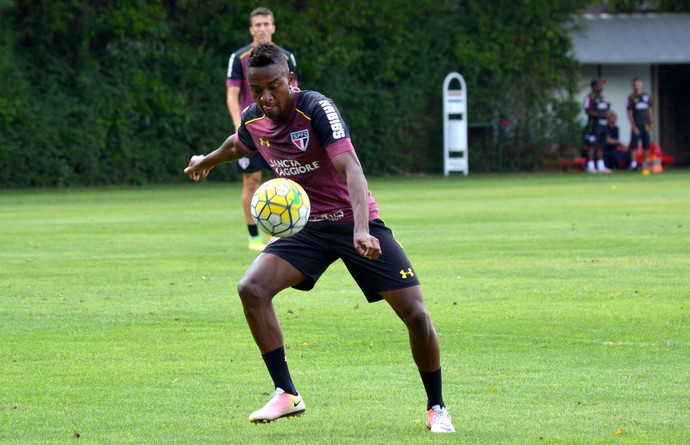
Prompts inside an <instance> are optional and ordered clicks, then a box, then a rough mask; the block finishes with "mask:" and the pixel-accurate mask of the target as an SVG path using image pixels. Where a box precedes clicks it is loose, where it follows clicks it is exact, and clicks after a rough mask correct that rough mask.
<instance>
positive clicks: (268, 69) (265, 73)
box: [247, 65, 294, 121]
mask: <svg viewBox="0 0 690 445" xmlns="http://www.w3.org/2000/svg"><path fill="white" fill-rule="evenodd" d="M293 79H294V75H293V74H292V73H290V74H289V75H288V76H287V77H285V75H283V74H282V73H281V70H280V67H279V66H278V65H268V66H264V67H260V68H257V67H250V68H248V69H247V82H248V83H249V91H251V93H252V98H253V99H254V102H256V104H257V105H258V106H259V108H261V111H263V112H264V114H265V115H266V116H268V118H269V119H271V120H274V121H281V120H285V119H286V118H287V117H288V115H289V114H290V111H292V108H293V103H292V100H293V97H294V90H293V89H292V88H291V87H290V84H291V83H292V80H293Z"/></svg>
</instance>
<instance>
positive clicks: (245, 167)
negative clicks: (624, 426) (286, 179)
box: [237, 152, 268, 174]
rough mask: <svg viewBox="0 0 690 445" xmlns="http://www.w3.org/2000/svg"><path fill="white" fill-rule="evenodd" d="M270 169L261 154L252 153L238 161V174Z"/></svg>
mask: <svg viewBox="0 0 690 445" xmlns="http://www.w3.org/2000/svg"><path fill="white" fill-rule="evenodd" d="M265 168H268V164H267V163H266V160H265V159H264V157H263V156H261V153H259V152H256V153H251V154H248V155H247V156H245V157H243V158H242V159H238V160H237V173H242V174H244V173H254V172H258V171H260V170H263V169H265Z"/></svg>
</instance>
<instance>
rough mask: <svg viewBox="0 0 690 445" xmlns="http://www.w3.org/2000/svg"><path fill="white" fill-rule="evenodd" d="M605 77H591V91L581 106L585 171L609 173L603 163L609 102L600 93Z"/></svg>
mask: <svg viewBox="0 0 690 445" xmlns="http://www.w3.org/2000/svg"><path fill="white" fill-rule="evenodd" d="M605 83H606V79H600V78H596V79H592V82H591V85H592V91H591V92H590V93H589V94H588V95H587V97H585V100H584V103H583V106H584V109H585V114H586V115H587V128H586V129H585V144H586V147H587V172H588V173H597V172H599V173H611V170H610V169H609V168H607V167H606V165H605V164H604V145H605V144H606V131H607V130H606V127H607V125H608V115H609V108H610V104H609V103H608V102H606V99H604V95H603V93H602V91H603V89H604V84H605Z"/></svg>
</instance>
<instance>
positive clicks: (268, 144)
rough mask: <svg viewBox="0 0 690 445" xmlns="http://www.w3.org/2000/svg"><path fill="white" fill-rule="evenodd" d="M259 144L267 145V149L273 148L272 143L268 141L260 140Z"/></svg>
mask: <svg viewBox="0 0 690 445" xmlns="http://www.w3.org/2000/svg"><path fill="white" fill-rule="evenodd" d="M259 143H261V145H265V146H266V147H270V146H271V143H270V142H269V141H268V139H264V138H259Z"/></svg>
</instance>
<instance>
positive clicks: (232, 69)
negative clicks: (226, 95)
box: [225, 52, 242, 87]
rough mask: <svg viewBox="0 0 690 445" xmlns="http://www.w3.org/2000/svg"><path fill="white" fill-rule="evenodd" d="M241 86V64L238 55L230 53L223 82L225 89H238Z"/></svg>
mask: <svg viewBox="0 0 690 445" xmlns="http://www.w3.org/2000/svg"><path fill="white" fill-rule="evenodd" d="M240 85H242V62H241V61H240V57H239V54H238V53H236V52H235V53H232V55H231V56H230V60H228V74H227V80H226V81H225V86H226V87H239V86H240Z"/></svg>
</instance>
